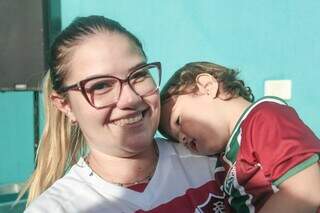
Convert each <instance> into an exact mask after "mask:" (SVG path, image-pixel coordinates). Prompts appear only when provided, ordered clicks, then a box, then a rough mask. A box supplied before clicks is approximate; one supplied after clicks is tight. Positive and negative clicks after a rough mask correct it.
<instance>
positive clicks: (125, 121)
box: [113, 113, 142, 126]
mask: <svg viewBox="0 0 320 213" xmlns="http://www.w3.org/2000/svg"><path fill="white" fill-rule="evenodd" d="M140 120H142V113H138V114H136V115H135V116H134V117H131V118H124V119H120V120H116V121H114V122H113V124H114V125H117V126H124V125H128V124H133V123H135V122H138V121H140Z"/></svg>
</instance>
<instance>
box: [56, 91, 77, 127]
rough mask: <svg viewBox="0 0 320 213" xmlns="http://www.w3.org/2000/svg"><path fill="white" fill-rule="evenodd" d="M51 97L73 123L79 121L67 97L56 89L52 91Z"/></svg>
mask: <svg viewBox="0 0 320 213" xmlns="http://www.w3.org/2000/svg"><path fill="white" fill-rule="evenodd" d="M50 99H51V101H52V103H53V105H54V106H55V107H56V108H57V109H58V110H60V111H61V112H62V113H64V114H65V115H66V116H67V117H68V118H69V119H70V121H71V122H72V123H75V122H76V121H77V119H76V117H75V116H74V114H73V112H72V110H71V107H70V103H69V102H68V100H67V99H66V98H65V97H63V96H61V95H59V94H58V93H57V92H55V91H54V92H52V93H51V95H50Z"/></svg>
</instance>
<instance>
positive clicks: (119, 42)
mask: <svg viewBox="0 0 320 213" xmlns="http://www.w3.org/2000/svg"><path fill="white" fill-rule="evenodd" d="M143 61H145V59H144V57H143V56H142V55H141V53H140V51H138V49H137V47H135V45H134V44H133V43H132V42H131V41H130V40H129V39H128V38H127V37H126V36H124V35H121V34H119V33H112V34H110V33H100V34H97V35H94V36H91V37H88V38H86V39H85V40H83V42H81V43H80V44H79V45H78V46H77V47H75V48H74V52H73V54H72V57H71V62H70V71H71V73H70V77H69V79H73V78H77V79H76V80H81V79H84V78H88V77H91V76H96V75H114V76H117V77H120V78H123V77H125V76H126V75H127V74H128V72H129V70H130V68H132V67H134V66H136V65H137V64H140V63H142V62H143Z"/></svg>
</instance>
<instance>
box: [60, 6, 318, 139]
mask: <svg viewBox="0 0 320 213" xmlns="http://www.w3.org/2000/svg"><path fill="white" fill-rule="evenodd" d="M61 14H62V25H63V26H66V25H67V24H69V23H70V22H71V21H72V20H73V18H75V17H76V16H86V15H91V14H101V15H105V16H107V17H110V18H112V19H115V20H117V21H119V22H120V23H121V24H123V25H124V26H125V27H127V28H128V29H129V30H130V31H132V32H134V33H135V34H136V35H137V36H138V37H139V38H140V39H141V41H142V43H143V44H144V46H145V50H146V52H147V55H148V56H149V61H157V60H159V61H161V62H162V64H163V70H164V77H163V79H164V81H166V80H167V79H168V77H169V76H170V75H171V74H172V73H173V72H174V71H175V70H176V69H177V68H179V67H181V66H182V65H183V64H185V63H187V62H190V61H195V60H210V61H213V62H216V63H219V64H222V65H225V66H229V67H232V68H236V69H239V70H240V72H241V74H240V75H241V77H242V78H243V79H244V80H245V81H246V82H247V84H248V85H249V86H250V87H251V88H252V90H253V91H254V94H255V96H256V97H257V98H259V97H262V96H263V95H264V81H265V80H281V79H289V80H292V99H291V100H289V101H288V103H289V104H290V105H291V106H293V107H294V108H295V109H296V110H297V111H298V113H299V115H300V117H301V118H302V119H303V120H304V122H305V123H306V124H307V125H308V126H310V127H311V128H312V129H313V130H314V132H315V133H316V134H317V136H318V137H319V136H320V111H319V110H318V109H319V108H320V95H319V92H318V91H317V90H318V88H317V81H318V79H320V72H319V71H318V70H317V69H318V68H319V67H320V60H319V59H320V28H319V27H318V25H319V20H320V1H318V0H307V1H300V0H282V1H276V0H271V1H270V0H269V1H266V0H258V1H254V0H243V1H220V0H199V1H191V0H175V1H172V0H161V1H160V0H153V1H150V0H139V1H128V0H107V1H106V0H91V1H86V0H62V1H61Z"/></svg>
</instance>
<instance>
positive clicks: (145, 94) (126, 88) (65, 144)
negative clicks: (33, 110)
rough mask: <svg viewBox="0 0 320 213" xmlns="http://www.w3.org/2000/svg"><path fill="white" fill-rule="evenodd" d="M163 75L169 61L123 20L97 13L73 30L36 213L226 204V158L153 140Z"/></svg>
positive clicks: (33, 201) (57, 75) (47, 135)
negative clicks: (148, 48)
mask: <svg viewBox="0 0 320 213" xmlns="http://www.w3.org/2000/svg"><path fill="white" fill-rule="evenodd" d="M160 79H161V66H160V63H159V62H154V63H149V62H147V57H146V55H145V53H144V51H143V48H142V45H141V43H140V42H139V40H138V39H137V38H136V37H135V36H134V35H133V34H131V33H130V32H128V31H127V30H126V29H125V28H123V27H122V26H121V25H120V24H119V23H117V22H115V21H113V20H110V19H107V18H105V17H101V16H89V17H81V18H77V19H76V20H74V21H73V22H72V23H71V24H70V25H69V26H68V27H67V28H66V29H65V30H63V31H62V33H61V34H60V35H59V36H58V37H57V38H56V40H55V42H54V43H53V45H52V48H51V59H50V71H49V73H48V74H47V77H46V79H45V84H44V85H45V86H44V95H45V107H46V124H45V129H44V133H43V136H42V140H41V144H40V147H39V150H38V155H37V166H36V169H35V171H34V173H33V175H32V177H31V179H30V182H29V184H28V186H27V189H28V192H29V199H28V207H27V209H26V212H32V213H34V212H54V213H58V212H146V211H152V212H209V211H210V212H212V210H213V209H214V211H216V212H223V211H225V210H226V209H225V206H224V204H223V195H222V192H221V191H220V190H219V188H218V187H217V185H216V183H215V181H214V179H213V178H212V177H214V169H215V165H216V158H208V157H203V156H197V155H193V154H191V153H190V152H189V151H188V150H187V149H185V148H184V147H183V146H181V145H179V144H175V143H167V142H164V141H162V142H161V141H160V140H155V139H154V138H153V136H154V133H155V131H156V129H157V126H158V122H159V116H160V98H159V91H158V87H159V83H160ZM190 163H191V164H192V166H190Z"/></svg>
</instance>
